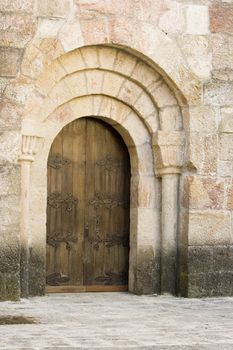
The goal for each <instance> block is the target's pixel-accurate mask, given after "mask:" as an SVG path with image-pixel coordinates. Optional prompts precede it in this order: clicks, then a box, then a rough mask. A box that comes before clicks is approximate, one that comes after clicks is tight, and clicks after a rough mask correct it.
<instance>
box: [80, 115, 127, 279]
mask: <svg viewBox="0 0 233 350" xmlns="http://www.w3.org/2000/svg"><path fill="white" fill-rule="evenodd" d="M86 166H87V179H86V188H87V205H86V214H85V215H86V220H87V221H88V224H89V233H88V234H89V242H88V241H87V240H85V257H86V261H87V264H86V267H85V283H86V284H106V283H107V284H122V283H125V282H122V280H121V275H122V273H123V272H126V275H127V270H128V246H127V240H128V236H129V225H128V222H129V210H128V207H127V206H126V205H125V204H126V203H127V202H128V201H129V176H130V173H129V156H128V152H127V149H126V147H125V145H124V144H123V142H122V140H121V139H120V138H119V135H118V134H116V132H114V130H113V129H112V128H111V127H109V126H107V125H106V124H105V123H103V122H100V121H97V120H94V119H89V120H88V122H87V160H86ZM96 217H98V229H96V224H95V219H94V218H96ZM90 240H91V243H90ZM124 242H126V247H124ZM126 277H127V276H126Z"/></svg>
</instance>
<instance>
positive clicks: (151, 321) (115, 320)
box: [0, 293, 233, 350]
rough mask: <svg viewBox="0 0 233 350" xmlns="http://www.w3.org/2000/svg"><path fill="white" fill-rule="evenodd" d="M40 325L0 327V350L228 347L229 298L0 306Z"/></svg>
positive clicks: (232, 326) (71, 298) (50, 298)
mask: <svg viewBox="0 0 233 350" xmlns="http://www.w3.org/2000/svg"><path fill="white" fill-rule="evenodd" d="M3 315H23V316H29V317H35V318H36V319H38V320H39V321H40V324H31V325H3V326H0V349H1V350H2V349H8V350H9V349H11V350H13V349H17V350H32V349H33V350H39V349H44V350H45V349H46V350H54V349H60V350H75V349H104V350H107V349H109V350H110V349H145V350H152V349H155V350H158V349H161V350H165V349H171V350H176V349H177V350H178V349H198V350H199V349H200V350H206V349H211V350H212V349H213V350H217V349H224V350H225V349H226V350H228V349H233V298H218V299H217V298H216V299H183V298H175V297H168V296H159V297H157V296H135V295H131V294H127V293H85V294H82V293H80V294H50V295H47V296H45V297H36V298H31V299H29V300H22V301H21V302H2V303H0V316H3Z"/></svg>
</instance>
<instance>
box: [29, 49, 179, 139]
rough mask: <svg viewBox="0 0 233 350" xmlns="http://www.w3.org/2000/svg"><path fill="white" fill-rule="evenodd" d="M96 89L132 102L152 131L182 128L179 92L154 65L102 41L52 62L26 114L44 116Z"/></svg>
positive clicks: (39, 81)
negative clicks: (152, 66) (171, 86)
mask: <svg viewBox="0 0 233 350" xmlns="http://www.w3.org/2000/svg"><path fill="white" fill-rule="evenodd" d="M96 94H102V95H105V96H111V97H113V98H115V99H117V100H119V101H122V102H124V103H125V104H127V105H128V106H130V107H131V108H132V109H133V110H135V111H136V113H137V114H138V115H139V116H141V118H142V119H143V120H144V121H145V124H146V125H147V127H148V128H149V130H150V131H151V132H154V131H156V130H158V129H159V128H162V129H164V130H170V129H173V130H180V129H181V128H182V116H181V112H180V108H179V106H178V102H177V100H176V97H175V95H174V93H173V92H172V91H171V90H170V89H169V87H168V85H167V84H166V83H165V82H164V80H163V78H162V77H161V76H159V75H158V74H157V72H156V71H155V70H153V69H151V68H150V67H149V66H148V65H147V64H146V63H145V62H143V61H141V60H139V59H138V58H136V57H133V56H132V55H130V54H128V53H126V52H124V51H122V50H118V49H116V48H106V47H98V46H96V47H84V48H82V49H78V50H75V51H72V52H70V53H67V54H66V55H64V56H61V57H60V58H58V59H57V60H56V61H54V62H53V63H52V64H51V65H50V66H49V68H48V69H47V70H46V71H45V72H44V73H43V75H42V76H41V77H40V78H39V80H38V82H37V89H36V90H35V91H34V95H33V96H32V98H31V99H30V101H29V103H28V105H27V106H26V109H25V118H34V120H41V121H42V120H45V119H46V118H47V117H48V115H49V114H50V113H52V112H53V110H55V109H57V108H58V107H59V106H61V105H63V104H65V103H67V102H68V101H70V100H72V99H74V98H76V97H81V96H85V95H96ZM32 113H33V115H32Z"/></svg>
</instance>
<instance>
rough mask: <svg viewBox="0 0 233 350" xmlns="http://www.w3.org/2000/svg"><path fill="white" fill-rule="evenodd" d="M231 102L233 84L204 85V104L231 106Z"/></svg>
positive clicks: (232, 98) (214, 83)
mask: <svg viewBox="0 0 233 350" xmlns="http://www.w3.org/2000/svg"><path fill="white" fill-rule="evenodd" d="M232 100H233V83H230V82H213V83H208V84H205V85H204V104H210V105H231V104H232Z"/></svg>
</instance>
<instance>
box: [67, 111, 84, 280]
mask: <svg viewBox="0 0 233 350" xmlns="http://www.w3.org/2000/svg"><path fill="white" fill-rule="evenodd" d="M85 142H86V119H85V118H82V119H80V120H78V121H74V122H73V189H72V191H73V196H74V197H75V198H77V199H78V204H77V206H76V211H75V217H74V227H73V230H74V232H75V235H76V237H77V240H76V241H75V242H71V247H70V261H69V264H70V271H71V273H70V275H71V280H70V284H73V285H83V265H84V261H83V251H84V248H83V245H84V226H85V218H84V212H85V205H86V203H85V179H86V173H85V172H86V166H85V162H86V145H85Z"/></svg>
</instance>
